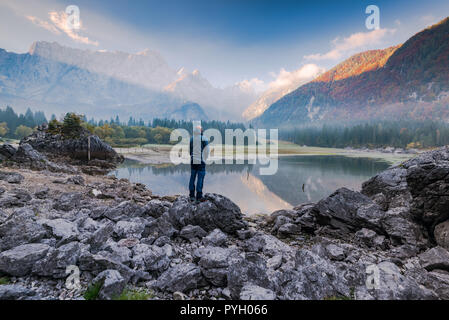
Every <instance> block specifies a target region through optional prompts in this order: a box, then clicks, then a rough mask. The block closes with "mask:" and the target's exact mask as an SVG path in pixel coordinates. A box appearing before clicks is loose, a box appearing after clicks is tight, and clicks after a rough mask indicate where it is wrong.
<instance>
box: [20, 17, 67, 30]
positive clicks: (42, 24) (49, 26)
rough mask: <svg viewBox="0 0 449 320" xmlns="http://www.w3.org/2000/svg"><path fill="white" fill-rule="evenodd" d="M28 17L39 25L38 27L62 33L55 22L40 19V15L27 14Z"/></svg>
mask: <svg viewBox="0 0 449 320" xmlns="http://www.w3.org/2000/svg"><path fill="white" fill-rule="evenodd" d="M26 18H27V19H28V20H30V21H31V22H32V23H34V24H35V25H37V26H38V27H41V28H44V29H47V30H48V31H50V32H53V33H54V34H61V32H60V31H59V30H58V28H56V27H55V26H54V25H53V24H51V23H49V22H48V21H44V20H41V19H39V18H38V17H33V16H26Z"/></svg>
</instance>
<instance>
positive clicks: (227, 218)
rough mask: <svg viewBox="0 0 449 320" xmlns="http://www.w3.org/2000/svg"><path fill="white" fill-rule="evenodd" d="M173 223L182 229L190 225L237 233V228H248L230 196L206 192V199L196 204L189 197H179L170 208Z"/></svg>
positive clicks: (209, 229)
mask: <svg viewBox="0 0 449 320" xmlns="http://www.w3.org/2000/svg"><path fill="white" fill-rule="evenodd" d="M169 217H170V220H171V222H172V223H173V225H174V226H175V227H176V228H178V229H182V228H183V227H185V226H188V225H194V226H200V227H201V228H202V229H204V230H205V231H207V232H210V231H212V230H214V229H216V228H219V229H220V230H222V231H224V232H226V233H230V234H235V233H236V232H237V230H240V229H246V228H247V224H246V223H245V222H244V221H243V215H242V212H241V211H240V208H239V207H238V206H237V205H236V204H235V203H234V202H232V201H231V200H229V199H228V198H226V197H224V196H221V195H218V194H211V193H206V195H205V201H204V202H201V203H199V204H194V203H192V202H190V201H189V199H188V197H185V196H182V197H178V199H176V201H175V202H174V203H173V205H172V207H171V208H170V210H169Z"/></svg>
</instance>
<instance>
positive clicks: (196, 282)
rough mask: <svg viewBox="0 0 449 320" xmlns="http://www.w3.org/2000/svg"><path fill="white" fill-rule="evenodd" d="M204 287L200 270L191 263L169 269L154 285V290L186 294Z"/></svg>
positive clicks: (204, 282)
mask: <svg viewBox="0 0 449 320" xmlns="http://www.w3.org/2000/svg"><path fill="white" fill-rule="evenodd" d="M205 285H206V281H205V279H204V278H203V275H202V274H201V269H200V268H199V267H198V266H197V265H195V264H193V263H182V264H178V265H175V266H174V267H171V268H169V269H168V270H166V271H165V272H164V273H163V274H162V275H161V276H160V277H159V278H158V279H157V281H156V283H155V284H154V286H155V287H156V288H158V289H160V290H164V291H170V292H176V291H180V292H187V291H189V290H193V289H197V288H201V287H203V286H205Z"/></svg>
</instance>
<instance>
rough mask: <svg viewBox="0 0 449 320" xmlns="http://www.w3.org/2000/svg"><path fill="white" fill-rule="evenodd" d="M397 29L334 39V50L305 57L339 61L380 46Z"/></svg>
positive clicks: (359, 33)
mask: <svg viewBox="0 0 449 320" xmlns="http://www.w3.org/2000/svg"><path fill="white" fill-rule="evenodd" d="M395 31H396V30H395V29H386V28H384V29H377V30H373V31H370V32H358V33H354V34H352V35H350V36H349V37H347V38H343V39H340V38H339V37H338V38H336V39H334V40H333V41H332V42H331V43H332V46H333V49H332V50H330V51H328V52H326V53H324V54H321V53H315V54H311V55H306V56H304V59H306V60H315V61H320V60H338V59H341V58H342V57H343V56H344V55H346V54H348V53H351V52H353V51H354V50H358V49H363V48H366V47H368V46H373V45H379V44H380V43H381V42H382V40H383V39H384V38H385V37H386V36H387V35H389V34H393V33H395Z"/></svg>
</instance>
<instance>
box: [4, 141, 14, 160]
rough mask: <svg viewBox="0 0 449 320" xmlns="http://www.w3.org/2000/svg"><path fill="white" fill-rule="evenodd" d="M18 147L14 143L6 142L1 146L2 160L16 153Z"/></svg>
mask: <svg viewBox="0 0 449 320" xmlns="http://www.w3.org/2000/svg"><path fill="white" fill-rule="evenodd" d="M16 151H17V150H16V148H14V147H13V146H12V145H10V144H8V143H5V144H2V145H1V146H0V160H7V159H9V158H11V157H12V156H13V155H14V154H15V153H16Z"/></svg>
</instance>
